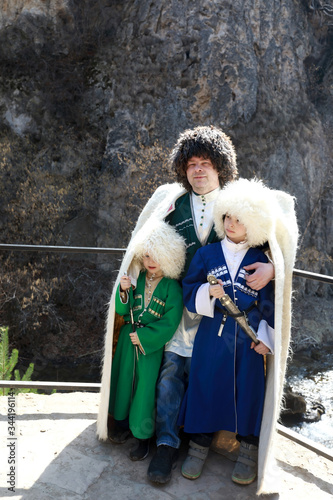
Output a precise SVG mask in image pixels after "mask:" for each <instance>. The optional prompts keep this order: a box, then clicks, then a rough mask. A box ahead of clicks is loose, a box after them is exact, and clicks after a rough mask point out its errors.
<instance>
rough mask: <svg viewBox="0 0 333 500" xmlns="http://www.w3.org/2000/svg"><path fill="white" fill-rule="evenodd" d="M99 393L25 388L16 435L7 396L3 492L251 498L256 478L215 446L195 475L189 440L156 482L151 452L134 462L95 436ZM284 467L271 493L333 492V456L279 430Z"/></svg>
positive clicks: (1, 404) (0, 473) (91, 497)
mask: <svg viewBox="0 0 333 500" xmlns="http://www.w3.org/2000/svg"><path fill="white" fill-rule="evenodd" d="M98 401H99V395H98V394H95V393H65V394H61V393H56V394H52V395H49V396H45V395H38V394H20V395H18V396H16V397H15V402H16V413H17V417H16V437H17V439H16V440H15V441H14V440H11V439H9V436H8V418H7V415H8V398H7V397H6V396H1V397H0V410H1V418H0V497H1V498H4V499H6V500H7V499H8V500H9V499H11V500H21V499H22V500H51V499H55V498H56V499H59V500H79V499H80V500H97V499H98V500H99V499H108V498H110V499H111V498H117V499H121V500H175V499H180V500H218V499H224V500H229V499H230V500H248V499H252V498H253V499H255V498H258V497H257V496H256V483H253V484H251V485H249V486H239V485H235V484H234V483H232V481H231V479H230V475H231V472H232V469H233V466H234V464H233V462H231V461H230V460H228V459H227V458H225V457H224V456H222V455H220V454H218V453H215V452H214V451H212V450H211V451H210V453H209V456H208V459H207V462H206V464H205V468H204V471H203V473H202V476H201V477H200V478H199V479H197V480H195V481H190V480H187V479H185V478H184V477H183V476H182V475H181V473H180V468H181V464H182V462H183V460H184V459H185V456H186V451H187V450H186V447H185V446H184V447H183V448H182V449H181V450H180V457H179V460H178V462H177V465H176V468H175V470H174V471H173V476H172V479H171V481H170V483H169V484H167V485H164V486H160V487H157V486H153V485H152V484H151V483H150V482H149V481H148V480H147V478H146V473H147V467H148V465H149V461H150V458H151V456H152V454H153V453H154V451H155V449H154V448H155V447H153V449H152V450H151V452H150V455H149V457H148V458H147V459H146V460H144V461H142V462H131V461H130V460H129V458H128V454H129V450H130V449H131V447H132V446H133V444H134V440H133V439H131V440H129V441H128V442H127V443H126V444H124V445H118V446H115V445H112V444H111V443H102V442H100V441H98V440H97V438H96V415H97V411H98ZM8 443H12V444H14V445H15V446H14V448H15V450H14V452H15V481H14V483H15V492H14V491H10V490H8V487H10V485H9V484H7V480H8V477H7V474H8V473H10V464H9V463H8V462H9V460H10V455H9V452H10V446H9V447H8ZM276 458H277V463H278V465H279V468H280V481H279V482H280V485H279V486H280V494H279V495H265V496H262V497H260V498H264V499H267V500H276V499H282V500H290V499H293V498H295V499H299V498H301V499H302V500H307V499H311V500H312V499H313V498H315V499H316V500H326V499H331V498H332V496H333V484H332V483H333V464H332V462H330V461H329V460H327V459H324V458H322V457H318V456H317V455H316V454H315V453H313V452H311V451H309V450H307V449H305V448H303V447H302V446H300V445H298V444H296V443H294V442H291V441H289V440H288V439H286V438H284V437H282V436H281V437H280V438H279V446H278V450H277V454H276Z"/></svg>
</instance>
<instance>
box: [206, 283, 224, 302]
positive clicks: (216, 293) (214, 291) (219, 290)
mask: <svg viewBox="0 0 333 500" xmlns="http://www.w3.org/2000/svg"><path fill="white" fill-rule="evenodd" d="M217 282H218V285H209V295H211V296H212V297H215V298H216V299H220V298H221V297H223V295H224V294H225V291H224V290H223V286H222V280H217Z"/></svg>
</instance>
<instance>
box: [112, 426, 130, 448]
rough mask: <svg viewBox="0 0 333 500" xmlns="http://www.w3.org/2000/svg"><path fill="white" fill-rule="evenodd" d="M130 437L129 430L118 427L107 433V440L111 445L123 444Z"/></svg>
mask: <svg viewBox="0 0 333 500" xmlns="http://www.w3.org/2000/svg"><path fill="white" fill-rule="evenodd" d="M130 435H131V431H130V430H129V429H124V428H123V427H120V426H119V425H115V426H114V428H113V429H111V430H110V431H109V440H110V441H111V443H113V444H124V443H126V441H127V440H128V438H129V437H130Z"/></svg>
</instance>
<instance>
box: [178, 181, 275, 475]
mask: <svg viewBox="0 0 333 500" xmlns="http://www.w3.org/2000/svg"><path fill="white" fill-rule="evenodd" d="M267 191H269V190H268V188H266V187H265V186H263V185H262V184H261V182H259V181H247V180H245V179H241V180H239V181H236V182H233V183H230V184H229V185H227V186H226V188H224V189H223V190H222V191H221V193H220V194H219V197H218V198H217V200H216V203H215V208H214V222H215V230H216V233H217V234H218V236H219V237H220V238H223V239H222V241H221V242H218V243H213V244H211V245H208V246H206V247H203V248H200V249H199V250H198V251H197V253H196V254H195V256H194V258H193V260H192V262H191V265H190V268H189V271H188V273H187V276H186V277H185V279H184V280H183V296H184V304H185V306H186V307H187V308H188V310H189V311H191V312H193V313H197V314H201V315H202V316H203V317H202V320H201V322H200V326H199V329H198V332H197V335H196V338H195V342H194V347H193V355H192V364H191V372H190V379H189V386H188V390H187V392H186V394H185V397H184V400H183V403H182V407H181V411H180V416H179V422H178V423H179V424H180V425H184V430H185V432H186V433H189V434H191V441H190V449H189V454H188V457H187V459H186V460H185V462H184V464H183V467H182V474H183V476H185V477H187V478H189V479H196V478H197V477H199V475H200V474H201V471H202V467H203V465H204V461H205V458H206V457H207V454H208V450H209V445H210V443H211V441H212V438H213V434H214V433H215V432H216V431H219V430H227V431H231V432H235V433H237V439H238V440H239V441H240V452H239V457H238V461H237V463H236V466H235V469H234V471H233V474H232V480H233V481H234V482H237V483H239V484H250V483H251V482H253V481H254V479H255V477H256V475H257V456H258V442H259V434H260V427H261V420H262V414H263V407H264V398H265V372H264V357H263V355H265V354H273V353H274V287H273V284H272V282H270V283H268V285H266V286H265V287H264V288H263V289H261V290H260V291H255V290H252V289H251V288H250V287H249V286H248V285H247V283H246V279H245V278H246V271H245V270H244V266H247V265H249V264H252V263H254V262H268V258H267V256H266V255H265V253H264V252H263V251H262V247H261V246H262V245H263V244H264V243H265V242H267V240H268V232H267V231H268V227H270V225H271V221H272V217H273V215H272V214H271V213H270V204H269V203H263V202H262V201H263V193H264V195H265V196H266V201H267ZM235 193H237V196H236V198H235ZM209 274H213V275H214V276H215V278H217V280H218V284H217V285H210V284H209V283H208V282H207V275H209ZM224 294H228V295H229V297H230V298H231V299H232V301H233V302H234V303H235V304H236V305H237V306H238V308H239V310H240V311H242V312H243V313H244V314H245V315H246V317H247V318H248V322H249V324H250V325H251V327H252V328H253V330H254V331H255V332H257V337H258V340H259V343H258V344H255V343H254V342H253V341H252V340H251V339H250V337H248V336H247V335H246V333H245V332H244V331H243V330H242V329H241V327H240V326H239V325H238V323H237V322H236V320H235V319H234V318H233V317H232V316H230V315H228V313H227V311H226V310H225V308H223V306H222V305H221V302H220V301H219V298H221V297H222V296H223V295H224Z"/></svg>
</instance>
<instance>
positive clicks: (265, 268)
mask: <svg viewBox="0 0 333 500" xmlns="http://www.w3.org/2000/svg"><path fill="white" fill-rule="evenodd" d="M244 269H245V271H252V270H253V269H255V272H254V273H253V274H248V275H247V276H246V278H245V279H246V283H247V284H248V285H249V286H250V287H251V288H252V289H253V290H261V289H262V288H264V286H266V285H267V283H269V282H270V281H271V280H272V279H273V278H274V276H275V269H274V266H273V264H272V263H271V262H267V263H265V262H255V263H254V264H250V265H248V266H244Z"/></svg>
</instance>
